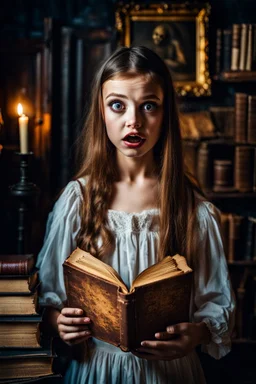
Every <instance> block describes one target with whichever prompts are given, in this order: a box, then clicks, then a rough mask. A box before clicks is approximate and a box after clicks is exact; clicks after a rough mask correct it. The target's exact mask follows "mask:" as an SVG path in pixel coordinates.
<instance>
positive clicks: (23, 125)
mask: <svg viewBox="0 0 256 384" xmlns="http://www.w3.org/2000/svg"><path fill="white" fill-rule="evenodd" d="M17 111H18V115H19V118H18V121H19V133H20V153H28V116H26V115H24V113H23V108H22V105H21V104H20V103H19V104H18V108H17Z"/></svg>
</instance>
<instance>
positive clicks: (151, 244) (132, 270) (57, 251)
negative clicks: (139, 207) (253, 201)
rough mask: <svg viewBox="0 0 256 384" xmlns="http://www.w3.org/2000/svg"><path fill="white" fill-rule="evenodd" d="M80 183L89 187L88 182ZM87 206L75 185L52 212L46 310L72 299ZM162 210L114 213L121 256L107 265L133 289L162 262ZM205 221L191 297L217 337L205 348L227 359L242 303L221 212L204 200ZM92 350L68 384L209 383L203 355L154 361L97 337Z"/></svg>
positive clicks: (45, 258) (43, 268) (195, 317)
mask: <svg viewBox="0 0 256 384" xmlns="http://www.w3.org/2000/svg"><path fill="white" fill-rule="evenodd" d="M80 181H81V182H82V183H83V184H85V181H84V180H83V179H80ZM81 201H82V195H81V189H80V186H79V183H78V182H77V181H71V182H70V183H69V184H68V185H67V186H66V188H65V189H64V192H63V193H62V195H61V196H60V198H59V199H58V201H57V202H56V203H55V206H54V209H53V211H52V212H51V213H50V214H49V218H48V221H47V227H46V235H45V241H44V245H43V247H42V249H41V251H40V253H39V255H38V261H37V267H39V268H40V279H41V297H40V305H41V306H49V305H50V306H54V307H56V308H61V307H62V306H63V302H64V301H65V300H66V293H65V286H64V279H63V269H62V264H63V262H64V261H65V259H66V258H67V257H68V256H69V255H70V253H71V252H72V251H73V250H74V249H75V248H76V236H77V234H78V232H79V229H80V223H81V219H80V216H79V209H80V205H81ZM158 213H159V211H158V210H157V209H151V210H145V211H143V212H141V213H126V212H121V211H114V210H109V211H108V221H109V226H110V228H111V230H112V231H113V233H114V235H115V239H116V240H115V241H116V247H115V251H114V253H113V255H112V256H111V257H109V258H108V259H104V261H105V262H107V263H108V264H110V265H112V266H113V267H114V268H115V269H116V270H117V271H118V273H119V274H120V276H121V277H122V279H123V280H124V282H125V283H126V285H127V286H128V287H129V286H130V285H131V282H132V281H133V280H134V278H135V277H136V276H137V275H138V273H140V272H141V271H143V270H144V269H145V268H147V267H149V266H150V265H152V264H155V263H156V262H157V261H158V260H157V244H158V239H159V237H158ZM198 217H199V222H200V233H199V246H198V249H199V253H198V255H197V258H198V262H196V265H197V268H196V269H195V271H194V284H193V290H192V292H191V308H190V321H192V322H200V321H204V322H205V323H206V325H207V327H208V328H209V330H210V332H211V336H212V339H211V342H210V343H209V344H208V345H204V346H202V349H203V351H204V352H207V353H208V354H210V355H211V356H213V357H214V358H216V359H219V358H221V357H222V356H225V355H226V354H227V353H228V352H229V351H230V345H231V343H230V332H231V329H232V326H233V319H234V308H235V302H234V296H233V293H232V289H231V285H230V280H229V274H228V269H227V264H226V259H225V255H224V251H223V245H222V239H221V234H220V231H219V212H218V210H217V209H216V208H215V207H214V206H213V205H212V204H211V203H210V202H203V203H200V205H199V208H198ZM199 260H200V261H199ZM90 345H91V347H90V358H89V359H88V361H86V362H84V363H78V362H77V361H72V362H71V363H70V365H69V368H68V370H67V373H66V375H65V382H66V383H68V384H85V383H89V384H98V383H99V384H104V383H108V384H132V383H135V384H142V383H147V384H167V383H170V384H203V383H205V379H204V375H203V371H202V368H201V365H200V362H199V359H198V357H197V354H196V352H192V353H190V354H189V355H187V356H185V357H183V358H180V359H176V360H173V361H160V360H159V361H157V360H156V361H149V360H146V359H140V358H138V357H136V356H134V355H133V354H132V353H125V352H122V351H121V350H120V349H119V348H117V347H114V346H112V345H110V344H107V343H104V342H102V341H99V340H96V339H92V342H91V343H90Z"/></svg>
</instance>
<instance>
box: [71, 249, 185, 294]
mask: <svg viewBox="0 0 256 384" xmlns="http://www.w3.org/2000/svg"><path fill="white" fill-rule="evenodd" d="M66 263H69V264H71V265H72V264H73V265H75V266H76V267H78V268H81V269H82V270H84V271H87V272H89V273H91V274H93V275H95V276H99V277H101V278H103V279H106V280H107V281H109V282H112V283H113V284H116V285H117V286H118V287H119V286H120V287H121V289H122V292H123V293H126V294H127V293H129V290H128V288H127V287H126V285H125V284H124V282H123V281H122V279H121V277H120V276H119V274H118V273H117V272H116V271H115V270H114V269H113V268H112V267H111V266H110V265H107V264H106V263H104V262H103V261H101V260H99V259H97V258H96V257H94V256H92V255H90V254H89V253H88V252H85V251H83V250H82V249H80V248H76V250H75V251H74V252H73V253H72V254H71V255H70V257H69V258H68V259H67V261H66ZM191 271H192V270H191V268H190V267H189V266H188V265H187V262H186V259H185V257H184V256H180V255H175V256H173V257H171V256H167V257H165V258H164V259H163V260H161V261H160V262H158V263H157V264H154V265H152V266H151V267H149V268H147V269H146V270H145V271H143V272H141V273H140V274H139V275H138V276H137V277H136V279H135V280H134V281H133V284H132V286H131V289H130V292H132V291H133V290H134V288H136V287H141V286H142V285H144V284H150V283H154V282H156V281H159V280H163V279H166V278H169V277H171V276H173V277H174V276H177V275H182V274H184V273H188V272H191Z"/></svg>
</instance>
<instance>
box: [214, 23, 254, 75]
mask: <svg viewBox="0 0 256 384" xmlns="http://www.w3.org/2000/svg"><path fill="white" fill-rule="evenodd" d="M255 70H256V25H255V24H251V23H241V24H232V26H231V27H230V28H226V29H221V28H218V29H217V31H216V74H217V75H218V74H221V73H222V72H229V71H255Z"/></svg>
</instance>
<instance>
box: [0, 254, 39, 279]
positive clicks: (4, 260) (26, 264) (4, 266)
mask: <svg viewBox="0 0 256 384" xmlns="http://www.w3.org/2000/svg"><path fill="white" fill-rule="evenodd" d="M35 262H36V259H35V256H34V255H33V254H25V255H0V275H28V274H29V273H30V272H31V271H32V269H33V268H34V267H35Z"/></svg>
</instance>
